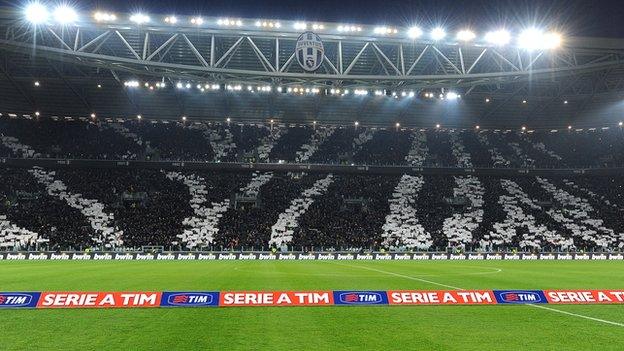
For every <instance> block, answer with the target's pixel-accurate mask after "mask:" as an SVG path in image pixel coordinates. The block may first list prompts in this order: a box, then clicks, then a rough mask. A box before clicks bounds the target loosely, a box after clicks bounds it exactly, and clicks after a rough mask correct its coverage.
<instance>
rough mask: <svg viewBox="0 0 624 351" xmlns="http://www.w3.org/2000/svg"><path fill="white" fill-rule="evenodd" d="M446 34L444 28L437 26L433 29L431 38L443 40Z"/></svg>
mask: <svg viewBox="0 0 624 351" xmlns="http://www.w3.org/2000/svg"><path fill="white" fill-rule="evenodd" d="M445 36H446V32H445V31H444V29H443V28H441V27H437V28H434V29H433V30H432V31H431V39H433V40H442V39H444V37H445Z"/></svg>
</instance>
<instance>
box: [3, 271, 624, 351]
mask: <svg viewBox="0 0 624 351" xmlns="http://www.w3.org/2000/svg"><path fill="white" fill-rule="evenodd" d="M390 273H393V274H390ZM397 274H398V275H404V276H398V275H397ZM405 276H407V277H405ZM408 277H415V278H419V279H425V280H429V281H431V282H436V283H440V284H446V285H450V286H456V287H461V288H464V289H575V288H576V289H590V288H596V289H622V287H623V285H624V262H617V261H590V262H578V261H577V262H574V261H548V262H547V261H536V262H527V261H524V262H517V261H462V262H457V261H450V262H449V261H447V262H440V261H429V262H420V261H418V262H416V261H411V262H409V261H407V262H406V261H339V262H318V261H317V262H309V261H294V262H293V261H289V262H286V261H278V262H275V261H221V262H218V261H217V262H205V261H202V262H136V261H134V262H114V261H98V262H76V261H69V262H61V261H55V262H49V261H48V262H33V261H30V262H23V261H22V262H19V261H11V262H7V261H5V262H0V291H39V290H41V291H45V290H48V291H164V290H170V291H175V290H180V291H185V290H203V291H209V290H220V291H224V290H268V291H270V290H340V289H344V290H351V289H353V290H355V289H361V290H374V289H377V290H389V289H423V290H425V289H427V290H440V289H446V288H443V287H441V286H436V285H433V284H431V283H426V282H423V281H418V280H414V279H409V278H408ZM552 307H553V308H555V309H558V310H561V311H567V312H571V313H575V314H580V315H585V316H590V317H594V318H599V319H604V320H609V321H613V322H617V323H624V306H623V305H608V306H599V305H593V306H552ZM74 349H75V350H109V349H110V350H195V349H197V350H200V349H201V350H223V349H242V350H251V349H253V350H258V349H271V350H282V349H285V350H292V349H297V350H302V349H310V350H319V349H320V350H325V349H340V350H362V349H393V350H405V349H414V350H416V349H417V350H462V351H463V350H517V349H525V350H526V349H531V350H562V349H564V350H588V349H595V350H622V349H624V327H621V326H616V325H609V324H604V323H600V322H597V321H592V320H587V319H583V318H579V317H575V316H570V315H565V314H560V313H556V312H553V311H547V310H543V309H538V308H535V307H530V306H426V307H425V306H406V307H384V306H369V307H366V306H362V307H235V308H195V309H193V308H181V309H125V310H87V309H82V310H81V309H73V310H0V350H74Z"/></svg>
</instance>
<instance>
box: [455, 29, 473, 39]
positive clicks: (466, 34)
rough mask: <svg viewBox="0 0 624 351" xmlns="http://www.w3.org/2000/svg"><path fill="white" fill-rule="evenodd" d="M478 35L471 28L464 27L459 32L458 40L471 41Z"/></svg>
mask: <svg viewBox="0 0 624 351" xmlns="http://www.w3.org/2000/svg"><path fill="white" fill-rule="evenodd" d="M476 37H477V35H476V34H475V33H474V32H473V31H471V30H469V29H463V30H460V31H459V32H457V40H459V41H471V40H474V38H476Z"/></svg>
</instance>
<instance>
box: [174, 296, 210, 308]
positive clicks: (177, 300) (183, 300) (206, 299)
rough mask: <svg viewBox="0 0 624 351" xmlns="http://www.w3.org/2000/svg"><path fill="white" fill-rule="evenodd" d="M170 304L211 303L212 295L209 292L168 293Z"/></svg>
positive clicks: (200, 304) (196, 304)
mask: <svg viewBox="0 0 624 351" xmlns="http://www.w3.org/2000/svg"><path fill="white" fill-rule="evenodd" d="M167 302H169V304H170V305H175V306H203V305H210V304H211V303H212V295H209V294H174V295H169V298H168V301H167Z"/></svg>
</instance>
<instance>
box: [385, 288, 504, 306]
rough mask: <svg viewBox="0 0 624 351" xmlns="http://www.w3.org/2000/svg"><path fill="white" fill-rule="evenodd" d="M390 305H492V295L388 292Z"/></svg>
mask: <svg viewBox="0 0 624 351" xmlns="http://www.w3.org/2000/svg"><path fill="white" fill-rule="evenodd" d="M388 303H389V304H390V305H492V304H496V299H495V298H494V294H493V293H492V291H489V290H470V291H462V290H436V291H432V290H389V291H388Z"/></svg>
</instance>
